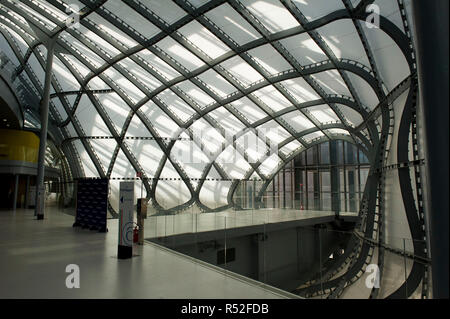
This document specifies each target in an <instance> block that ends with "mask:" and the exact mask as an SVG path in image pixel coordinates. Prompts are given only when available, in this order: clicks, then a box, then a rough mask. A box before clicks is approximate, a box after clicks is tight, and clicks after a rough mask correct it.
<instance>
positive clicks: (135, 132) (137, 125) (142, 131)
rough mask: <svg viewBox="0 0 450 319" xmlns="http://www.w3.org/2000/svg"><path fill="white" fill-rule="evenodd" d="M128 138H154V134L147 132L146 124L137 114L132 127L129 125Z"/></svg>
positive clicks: (132, 121)
mask: <svg viewBox="0 0 450 319" xmlns="http://www.w3.org/2000/svg"><path fill="white" fill-rule="evenodd" d="M125 136H127V137H152V134H151V133H150V132H149V131H148V130H147V128H146V127H145V125H144V123H142V121H141V120H140V118H139V117H138V115H137V114H135V115H133V118H132V119H131V122H130V125H128V129H127V132H126V134H125Z"/></svg>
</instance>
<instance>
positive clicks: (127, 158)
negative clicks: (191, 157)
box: [0, 0, 427, 297]
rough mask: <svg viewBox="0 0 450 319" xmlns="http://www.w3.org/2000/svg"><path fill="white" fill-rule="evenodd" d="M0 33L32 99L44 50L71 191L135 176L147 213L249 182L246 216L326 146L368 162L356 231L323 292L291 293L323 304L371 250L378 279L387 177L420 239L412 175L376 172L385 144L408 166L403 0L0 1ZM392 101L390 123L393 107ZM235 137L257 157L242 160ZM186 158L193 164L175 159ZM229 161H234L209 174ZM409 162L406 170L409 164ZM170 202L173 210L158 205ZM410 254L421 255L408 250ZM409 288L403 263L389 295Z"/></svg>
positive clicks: (53, 126)
mask: <svg viewBox="0 0 450 319" xmlns="http://www.w3.org/2000/svg"><path fill="white" fill-rule="evenodd" d="M163 3H164V4H163ZM371 5H377V6H378V8H379V9H381V15H377V16H376V18H378V22H379V24H378V25H373V24H370V23H369V22H368V21H369V20H370V19H371V18H372V17H373V12H372V11H370V10H368V8H370V6H371ZM406 5H407V6H408V5H409V3H406ZM0 34H1V35H2V37H3V40H4V43H6V44H7V46H8V47H9V51H6V49H5V52H7V53H9V54H10V55H11V56H10V58H11V59H12V60H13V61H14V63H16V70H15V74H14V77H15V78H16V77H18V78H19V79H20V80H21V81H27V83H29V85H31V86H32V87H33V91H34V92H35V94H36V96H37V97H38V98H39V97H40V96H41V95H42V90H43V86H42V75H43V70H45V65H46V61H45V51H46V50H45V45H44V42H43V41H42V40H41V38H40V34H45V35H46V36H47V37H49V38H57V42H56V47H55V62H54V66H55V67H56V70H55V71H54V73H53V75H52V80H51V83H52V92H51V103H50V115H51V119H50V131H51V132H55V133H54V134H57V135H58V138H57V140H56V143H57V144H58V145H59V146H60V147H61V150H62V152H63V153H64V155H65V156H66V157H67V163H68V165H69V166H70V168H71V170H72V177H74V178H77V177H101V178H105V177H106V178H110V180H111V181H114V180H116V179H120V178H126V179H128V178H132V177H134V176H135V173H136V172H142V173H143V175H142V177H141V180H142V183H143V185H144V187H145V190H146V197H147V199H149V200H151V203H152V205H153V207H155V208H156V210H157V211H159V212H161V213H177V212H180V211H182V210H185V209H187V208H189V207H191V206H193V205H196V206H197V207H199V209H200V210H201V211H210V212H211V211H220V210H223V209H226V208H230V207H233V206H234V205H235V204H234V202H233V195H234V192H235V190H236V188H237V186H238V185H239V182H240V181H242V180H250V179H253V178H257V179H258V180H260V181H262V182H263V183H262V186H261V187H260V189H259V190H258V195H257V197H256V203H259V204H261V197H262V195H263V194H264V192H265V190H266V188H267V186H268V185H269V183H270V181H271V180H272V179H273V177H274V176H275V175H276V174H277V173H278V172H279V170H280V169H282V168H283V166H284V165H285V164H286V163H287V162H289V161H290V160H292V159H293V158H294V157H295V156H296V155H297V154H299V153H300V152H303V151H305V150H306V149H308V148H309V147H311V146H313V145H316V144H319V143H322V142H324V141H328V140H334V139H341V140H347V141H349V142H352V143H355V144H357V145H358V146H359V147H360V148H361V149H362V150H363V151H364V152H365V153H366V154H367V156H368V158H369V159H370V163H371V171H370V175H369V178H368V181H367V184H366V188H365V191H364V196H363V205H362V206H361V209H360V212H359V216H360V222H359V223H358V226H357V230H358V231H359V232H360V233H358V234H356V233H355V235H354V237H353V238H352V239H351V240H350V242H349V244H348V245H349V246H348V249H346V254H345V255H344V256H343V257H342V263H341V264H340V265H339V267H337V268H334V269H330V270H329V271H328V273H327V276H326V278H327V281H326V282H325V283H324V282H323V278H324V277H322V278H321V279H320V284H318V280H312V281H311V282H309V284H308V287H303V288H302V289H299V290H298V293H301V294H303V295H316V294H327V295H328V296H329V297H338V296H339V295H340V294H341V293H342V291H343V289H344V288H345V287H347V286H348V285H349V284H350V283H352V282H353V281H354V280H356V279H357V278H359V276H360V272H361V270H362V269H364V268H365V266H366V265H367V264H368V262H369V261H371V260H372V258H371V257H372V254H373V251H374V249H378V252H379V256H378V263H379V264H380V267H381V268H382V265H383V262H384V261H383V255H382V251H383V249H384V248H383V247H385V243H384V240H385V239H384V236H383V227H384V225H383V218H384V214H385V207H384V196H385V195H384V191H385V181H384V180H385V177H386V176H385V175H384V174H385V172H386V169H385V168H386V167H389V164H390V165H391V167H396V168H397V169H398V170H399V176H398V178H399V184H400V187H401V189H402V195H403V199H404V201H405V203H404V205H405V214H406V216H407V218H408V222H409V227H410V230H411V234H412V238H413V239H416V240H423V239H424V238H425V236H424V231H425V230H424V228H423V225H424V221H423V208H422V207H420V209H421V216H420V220H416V219H417V212H416V211H415V209H416V208H415V202H414V201H415V200H414V197H413V191H414V190H415V191H416V192H419V193H420V190H419V187H420V183H417V180H418V179H420V176H418V175H417V174H418V173H416V176H415V177H416V183H415V184H414V190H413V188H412V186H411V180H410V177H409V174H410V173H409V170H404V169H403V167H401V166H395V165H394V166H392V164H394V163H389V162H388V158H389V154H390V149H391V147H396V146H398V148H399V149H398V150H397V156H398V160H397V162H396V163H405V162H411V161H409V160H408V156H409V155H408V154H409V153H411V150H408V145H409V143H408V141H409V132H410V130H411V124H414V123H415V122H414V123H413V120H414V121H415V117H414V118H412V115H411V114H415V113H411V112H413V111H414V110H415V105H416V99H415V95H416V94H417V92H416V91H417V79H416V65H415V53H414V45H413V39H412V37H411V34H410V28H409V24H408V17H407V11H406V9H405V3H404V1H401V0H398V1H394V0H392V1H374V0H361V1H350V0H333V1H311V3H307V4H305V3H304V1H300V2H298V1H291V0H280V1H278V0H259V1H257V0H229V1H224V0H212V1H206V0H204V1H203V0H202V1H200V0H199V1H187V0H174V1H164V2H161V1H157V0H148V1H144V0H141V1H139V0H124V1H107V0H102V1H99V0H97V1H95V0H92V1H91V0H80V1H72V0H64V1H62V0H48V1H41V0H23V1H17V0H0ZM2 49H3V47H2ZM380 52H381V53H380ZM383 54H384V55H383ZM386 54H392V56H389V58H392V57H394V58H393V62H391V61H389V58H386ZM394 54H395V55H394ZM406 92H408V98H407V99H406V102H404V103H400V104H401V105H397V108H399V109H402V110H403V111H402V114H401V116H400V118H396V117H395V116H396V115H395V112H394V111H395V110H394V105H395V103H396V102H397V101H398V100H399V99H400V97H401V96H403V95H404V94H406ZM35 112H38V109H37V108H35ZM414 116H415V115H414ZM395 123H400V124H399V125H400V129H398V133H397V135H396V136H395V139H396V140H395V141H394V133H393V131H394V126H395ZM199 127H201V128H203V130H205V129H207V131H208V130H209V131H208V132H213V133H212V135H211V136H207V137H208V138H210V139H213V140H215V143H216V144H214V145H213V146H211V145H209V144H208V143H207V141H205V139H204V138H205V136H200V137H199V136H198V135H197V134H198V128H199ZM267 128H270V129H276V130H277V132H278V134H275V135H274V134H271V131H270V130H269V134H266V131H265V129H267ZM269 135H270V136H269ZM250 138H252V139H253V142H254V143H256V144H258V145H259V144H261V149H259V150H255V149H252V145H249V144H248V143H246V139H250ZM413 139H414V140H413V141H412V142H413V144H414V145H417V137H416V135H413ZM247 141H248V140H247ZM145 143H147V144H145ZM187 146H189V147H190V150H191V151H192V153H195V154H196V155H195V156H196V157H197V158H202V159H203V161H201V162H200V163H198V162H195V163H192V162H183V161H182V158H178V157H177V152H179V150H180V149H182V148H183V147H187ZM146 147H147V149H146ZM405 147H406V149H405ZM274 150H275V151H274ZM229 152H235V153H234V156H235V157H237V158H239V161H234V162H231V163H226V162H225V163H224V161H223V158H224V157H227V156H229V154H228V153H229ZM405 154H406V155H405ZM205 158H206V160H205ZM221 159H222V160H221ZM409 159H411V158H409ZM414 160H415V161H414V162H411V163H421V161H420V160H419V158H418V153H417V151H415V153H414ZM64 163H65V165H66V162H64ZM130 168H131V169H130ZM400 172H401V173H400ZM116 187H117V186H116ZM115 191H117V190H115ZM170 191H172V192H174V193H177V194H178V195H180V196H181V194H183V196H182V197H184V198H183V199H182V201H181V202H179V200H178V199H177V200H172V201H171V200H170V196H171V194H170ZM113 192H114V190H113ZM165 193H168V195H167V196H166V197H165V198H164V196H163V195H162V194H165ZM112 195H113V196H112V199H110V205H109V208H110V211H111V212H112V213H113V214H114V208H113V206H114V204H115V199H114V194H112ZM163 198H164V199H163ZM161 201H163V203H161ZM217 203H220V204H219V206H217ZM361 234H362V235H361ZM358 236H359V237H358ZM361 237H362V238H365V239H366V240H365V241H363V243H359V241H358V238H361ZM377 243H378V246H377ZM414 254H415V255H417V256H420V258H422V259H424V258H426V257H427V254H426V249H425V247H423V246H421V245H419V244H417V245H415V246H414ZM344 267H347V271H346V272H345V273H344V275H342V276H340V277H337V278H333V277H334V275H335V274H337V273H338V272H339V271H340V270H342V269H343V268H344ZM423 274H424V269H423V265H422V266H421V264H416V263H414V268H413V271H412V272H411V275H410V277H411V278H408V281H409V284H407V283H406V282H405V285H404V287H403V286H402V287H401V288H399V290H398V291H397V292H395V293H393V294H392V295H393V296H398V295H399V294H400V293H403V290H407V294H408V295H410V294H411V293H412V292H413V291H414V289H413V288H416V287H417V286H418V284H419V283H420V281H421V280H422V277H423ZM331 278H333V279H331ZM355 278H356V279H355ZM328 279H330V280H328ZM424 295H426V292H424ZM376 296H378V290H376V289H374V290H373V291H372V294H371V297H376Z"/></svg>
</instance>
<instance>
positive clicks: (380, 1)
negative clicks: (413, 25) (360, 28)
mask: <svg viewBox="0 0 450 319" xmlns="http://www.w3.org/2000/svg"><path fill="white" fill-rule="evenodd" d="M374 4H375V5H378V7H379V8H380V15H382V16H383V17H385V18H387V19H389V20H390V21H391V22H393V23H394V24H395V25H396V26H397V27H398V28H399V29H400V30H401V31H402V32H404V28H403V20H402V16H401V14H400V10H399V7H398V3H397V1H390V0H376V1H375V2H374ZM404 5H405V7H406V6H407V5H409V3H407V2H406V1H404ZM412 21H413V20H409V22H412Z"/></svg>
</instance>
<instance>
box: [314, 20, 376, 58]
mask: <svg viewBox="0 0 450 319" xmlns="http://www.w3.org/2000/svg"><path fill="white" fill-rule="evenodd" d="M317 31H318V32H319V34H320V35H321V36H322V38H323V40H324V41H325V43H326V44H327V45H328V46H329V47H330V48H331V50H332V51H333V53H334V55H335V56H336V57H337V58H338V59H350V60H355V61H358V62H360V63H362V64H364V65H367V66H370V63H369V59H368V58H367V55H366V52H365V51H364V47H363V44H362V42H361V39H360V38H359V36H358V32H357V31H356V28H355V26H354V24H353V22H352V20H350V19H345V20H338V21H335V22H332V23H329V24H327V25H325V26H323V27H321V28H319V29H317Z"/></svg>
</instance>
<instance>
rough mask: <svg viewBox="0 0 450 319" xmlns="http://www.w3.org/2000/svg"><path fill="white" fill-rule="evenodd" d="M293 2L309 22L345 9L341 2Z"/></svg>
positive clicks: (324, 0) (325, 0)
mask: <svg viewBox="0 0 450 319" xmlns="http://www.w3.org/2000/svg"><path fill="white" fill-rule="evenodd" d="M293 2H294V4H295V5H296V6H297V8H298V9H299V10H300V11H301V12H302V13H303V14H304V15H305V17H306V19H308V20H309V21H313V20H317V19H319V18H321V17H323V16H325V15H327V14H329V13H332V12H334V11H336V10H339V9H345V6H344V4H343V3H342V1H341V0H314V1H313V2H309V1H306V0H293Z"/></svg>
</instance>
